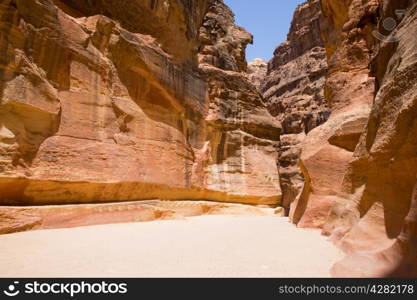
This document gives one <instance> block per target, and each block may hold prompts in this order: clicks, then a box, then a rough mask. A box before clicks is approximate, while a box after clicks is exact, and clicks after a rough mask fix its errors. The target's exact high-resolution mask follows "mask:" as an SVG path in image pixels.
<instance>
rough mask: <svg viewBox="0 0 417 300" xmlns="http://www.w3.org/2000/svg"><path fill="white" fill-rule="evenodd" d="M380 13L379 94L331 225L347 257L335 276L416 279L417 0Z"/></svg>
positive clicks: (389, 0)
mask: <svg viewBox="0 0 417 300" xmlns="http://www.w3.org/2000/svg"><path fill="white" fill-rule="evenodd" d="M378 15H379V18H378V27H377V28H376V31H374V36H375V37H376V40H377V47H376V49H375V51H374V55H373V59H372V62H371V74H372V75H373V76H374V77H375V81H376V89H375V93H376V95H375V98H374V101H373V105H372V109H371V112H370V115H369V120H368V121H367V123H366V128H365V130H364V132H363V134H362V135H361V137H360V139H359V143H358V145H357V146H356V149H355V152H354V155H353V159H352V161H351V162H350V164H349V166H348V170H347V172H346V174H345V178H344V180H343V188H342V193H341V195H342V197H343V198H344V199H345V201H338V202H337V203H336V205H335V206H334V207H333V208H332V211H331V214H330V216H329V218H328V221H327V223H326V225H325V228H324V230H325V233H326V234H330V235H331V236H332V238H333V239H334V240H336V241H337V243H338V245H339V246H340V247H341V248H342V249H343V250H344V251H345V252H346V253H347V257H346V259H344V260H343V261H342V262H340V263H338V264H336V265H335V266H334V268H333V274H334V275H336V276H341V275H342V276H416V275H417V214H416V205H417V202H416V179H417V140H416V134H417V79H416V74H417V58H416V57H417V41H416V38H415V36H416V32H417V1H415V0H411V1H393V0H384V1H381V3H380V8H379V10H378ZM396 25H398V26H396ZM346 200H347V201H346Z"/></svg>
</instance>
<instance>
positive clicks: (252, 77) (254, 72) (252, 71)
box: [246, 58, 268, 89]
mask: <svg viewBox="0 0 417 300" xmlns="http://www.w3.org/2000/svg"><path fill="white" fill-rule="evenodd" d="M267 71H268V64H267V63H266V62H265V61H264V60H263V59H262V58H255V59H254V60H252V61H251V62H249V63H248V70H247V71H246V73H247V74H248V79H249V81H250V82H251V83H252V84H253V85H254V86H255V87H256V88H257V89H260V87H261V86H262V84H263V81H264V80H265V76H266V73H267Z"/></svg>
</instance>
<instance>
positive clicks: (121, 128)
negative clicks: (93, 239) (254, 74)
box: [0, 0, 281, 206]
mask: <svg viewBox="0 0 417 300" xmlns="http://www.w3.org/2000/svg"><path fill="white" fill-rule="evenodd" d="M0 18H1V23H0V34H1V36H2V38H1V40H0V49H1V53H2V55H1V57H0V60H1V62H0V70H1V72H0V81H1V86H0V90H1V100H0V101H1V102H0V191H1V192H0V203H1V204H11V205H29V204H30V205H36V204H63V203H95V202H103V201H127V200H141V199H155V198H159V199H169V200H174V199H204V200H213V201H227V202H243V203H251V204H265V205H273V206H275V205H278V204H279V203H280V197H281V193H280V187H279V176H278V172H277V168H276V167H275V163H274V162H275V160H276V151H275V146H276V144H277V141H278V139H279V133H280V126H279V122H277V121H276V120H274V118H272V117H271V115H270V114H269V112H268V110H267V109H266V106H265V105H264V103H263V101H262V98H261V97H260V96H259V94H258V93H257V91H256V89H255V88H254V87H253V86H252V85H251V84H250V83H249V82H248V80H247V79H246V75H245V71H246V60H245V47H246V45H247V44H248V43H250V42H251V41H252V36H251V35H250V34H248V33H247V32H246V31H244V30H243V29H242V28H240V27H237V26H236V25H234V18H233V14H232V12H231V11H230V10H229V9H228V8H227V7H226V6H225V5H224V4H223V2H222V1H220V0H199V1H186V0H170V1H142V0H135V1H124V2H123V3H121V2H120V1H115V0H110V1H108V0H106V1H104V0H102V1H79V0H65V1H64V0H62V1H59V0H54V1H53V0H40V1H23V0H7V1H2V3H1V4H0Z"/></svg>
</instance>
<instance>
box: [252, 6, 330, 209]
mask: <svg viewBox="0 0 417 300" xmlns="http://www.w3.org/2000/svg"><path fill="white" fill-rule="evenodd" d="M322 18H323V17H322V14H321V7H320V1H319V0H315V1H308V2H306V3H303V4H301V5H300V6H298V7H297V9H296V11H295V13H294V17H293V21H292V24H291V28H290V31H289V33H288V38H287V41H285V42H284V43H282V44H281V45H279V46H278V47H277V48H276V50H275V52H274V57H273V58H272V60H271V61H270V62H269V63H268V66H267V69H266V70H265V73H266V74H265V76H264V77H263V80H260V79H259V77H260V76H262V72H263V69H262V68H263V67H262V66H263V65H262V62H260V61H254V62H252V63H251V64H250V68H249V70H250V73H249V75H248V76H249V78H251V79H252V82H253V83H254V84H255V85H256V86H259V89H260V91H261V93H262V94H263V97H264V99H265V103H266V104H267V106H268V109H269V111H270V112H271V114H272V115H273V116H274V117H276V119H277V120H278V121H279V122H280V123H281V124H282V135H281V137H280V145H279V158H278V167H279V173H280V179H281V188H282V192H283V206H284V207H285V208H286V210H287V213H288V211H289V207H290V204H291V203H292V202H293V201H294V200H295V198H296V196H297V195H298V194H299V193H300V191H301V189H302V187H303V182H304V178H303V175H302V172H301V170H300V168H299V166H298V161H299V157H300V154H301V153H300V150H301V149H300V144H301V142H302V141H303V140H304V138H305V135H306V134H307V133H308V132H310V131H311V130H312V129H313V128H315V127H317V126H319V125H321V124H322V123H324V122H325V121H326V120H327V118H328V117H329V115H330V110H329V109H328V107H327V104H326V102H325V99H324V92H323V91H324V83H325V76H326V72H327V62H326V53H325V49H324V45H323V42H322V40H321V37H320V34H321V31H320V24H321V23H323V20H322Z"/></svg>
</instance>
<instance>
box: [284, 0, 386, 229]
mask: <svg viewBox="0 0 417 300" xmlns="http://www.w3.org/2000/svg"><path fill="white" fill-rule="evenodd" d="M321 6H322V11H323V15H324V17H325V18H324V19H323V22H322V24H321V32H322V37H323V40H324V44H325V48H326V52H327V57H328V73H327V77H326V84H325V98H326V101H327V104H328V106H329V108H330V109H331V111H332V113H331V116H330V118H329V120H328V121H327V122H326V123H325V124H323V125H322V126H319V127H317V128H315V129H313V130H312V131H311V132H309V134H308V135H307V137H306V138H305V139H304V141H303V143H302V146H301V148H302V154H301V160H300V164H301V168H302V170H303V174H304V177H305V184H304V188H303V191H302V193H301V194H300V196H299V197H298V198H297V199H296V201H295V202H294V203H293V205H292V208H291V214H290V215H291V218H292V220H293V222H295V223H297V224H298V226H300V227H318V228H320V227H322V226H323V224H324V223H325V222H326V219H327V216H328V214H329V211H330V209H331V207H332V205H333V204H334V203H335V201H338V200H339V198H338V197H337V195H338V194H339V193H340V191H341V188H342V180H343V178H344V175H345V173H346V170H347V168H348V164H349V161H350V160H351V159H352V156H353V151H354V150H355V147H356V144H357V143H358V140H359V136H360V134H361V133H362V131H363V128H364V126H365V124H366V121H367V119H368V115H369V110H370V106H371V104H372V100H373V92H374V79H373V78H372V77H371V76H369V62H370V60H371V55H372V51H373V49H374V39H373V36H372V30H373V29H374V28H375V17H376V13H377V9H378V1H373V0H369V1H356V0H346V1H333V0H323V1H321ZM340 201H342V202H344V200H343V199H341V200H340Z"/></svg>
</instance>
